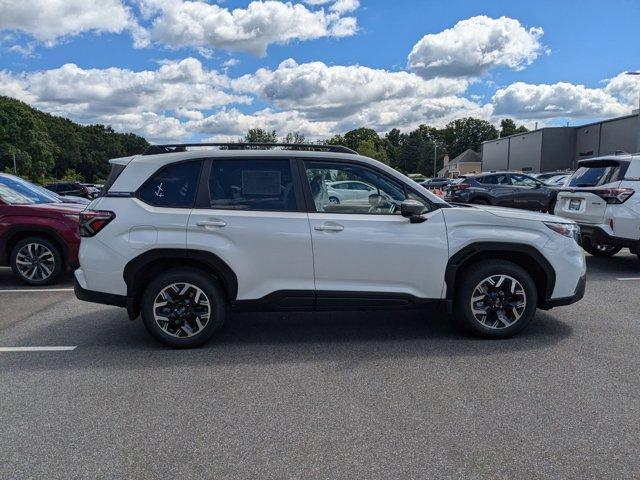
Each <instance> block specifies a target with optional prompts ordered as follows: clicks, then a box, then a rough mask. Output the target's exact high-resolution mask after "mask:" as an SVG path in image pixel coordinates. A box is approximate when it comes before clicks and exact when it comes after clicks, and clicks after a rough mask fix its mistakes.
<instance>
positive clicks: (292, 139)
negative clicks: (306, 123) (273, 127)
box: [282, 132, 307, 143]
mask: <svg viewBox="0 0 640 480" xmlns="http://www.w3.org/2000/svg"><path fill="white" fill-rule="evenodd" d="M282 143H307V142H306V139H305V137H304V134H302V133H300V132H289V133H287V134H286V135H285V136H284V137H282Z"/></svg>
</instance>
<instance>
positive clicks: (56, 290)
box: [0, 288, 73, 293]
mask: <svg viewBox="0 0 640 480" xmlns="http://www.w3.org/2000/svg"><path fill="white" fill-rule="evenodd" d="M21 292H29V293H31V292H73V288H14V289H9V290H2V289H0V293H21Z"/></svg>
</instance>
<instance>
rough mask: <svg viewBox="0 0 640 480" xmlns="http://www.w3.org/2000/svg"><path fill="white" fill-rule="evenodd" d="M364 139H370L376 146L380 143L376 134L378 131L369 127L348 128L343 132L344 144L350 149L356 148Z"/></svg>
mask: <svg viewBox="0 0 640 480" xmlns="http://www.w3.org/2000/svg"><path fill="white" fill-rule="evenodd" d="M366 140H370V141H372V142H373V143H374V144H375V145H376V147H377V146H379V144H380V137H379V136H378V133H377V132H376V131H375V130H372V129H371V128H364V127H361V128H356V129H355V130H350V131H348V132H347V133H345V134H344V142H345V145H346V146H347V147H349V148H350V149H351V150H358V146H359V145H360V143H362V142H364V141H366Z"/></svg>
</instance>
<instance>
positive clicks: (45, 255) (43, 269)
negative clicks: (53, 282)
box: [16, 242, 56, 282]
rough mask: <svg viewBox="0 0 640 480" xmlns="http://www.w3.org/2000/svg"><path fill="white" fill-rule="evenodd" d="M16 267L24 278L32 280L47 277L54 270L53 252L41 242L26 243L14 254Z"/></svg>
mask: <svg viewBox="0 0 640 480" xmlns="http://www.w3.org/2000/svg"><path fill="white" fill-rule="evenodd" d="M16 267H17V269H18V271H19V272H20V275H22V276H23V277H24V278H26V279H28V280H32V281H38V282H39V281H43V280H46V279H48V278H49V277H50V276H51V275H52V274H53V272H54V270H55V267H56V260H55V257H54V255H53V252H52V251H51V250H50V249H49V248H48V247H47V246H45V245H43V244H41V243H35V242H34V243H27V244H26V245H24V246H23V247H22V248H21V249H20V250H18V254H17V255H16Z"/></svg>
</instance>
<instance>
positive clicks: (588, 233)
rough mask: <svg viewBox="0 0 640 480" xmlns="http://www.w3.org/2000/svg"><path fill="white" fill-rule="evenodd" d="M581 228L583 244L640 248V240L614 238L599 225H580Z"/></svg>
mask: <svg viewBox="0 0 640 480" xmlns="http://www.w3.org/2000/svg"><path fill="white" fill-rule="evenodd" d="M578 225H579V226H580V238H581V241H582V243H583V244H584V243H585V242H588V243H590V244H592V245H593V244H598V245H613V246H616V247H624V248H632V249H634V250H635V249H638V248H640V240H633V239H631V238H622V237H614V236H613V235H609V233H607V232H606V231H605V229H604V228H602V227H600V226H598V225H588V224H580V223H579V224H578Z"/></svg>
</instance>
